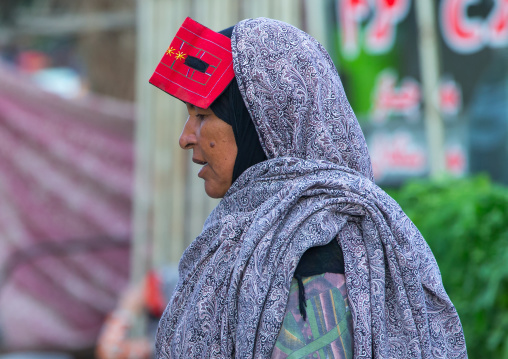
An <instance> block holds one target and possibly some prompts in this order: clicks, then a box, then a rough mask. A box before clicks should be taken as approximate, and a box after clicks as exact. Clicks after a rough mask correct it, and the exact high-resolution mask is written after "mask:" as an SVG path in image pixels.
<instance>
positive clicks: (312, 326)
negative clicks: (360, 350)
mask: <svg viewBox="0 0 508 359" xmlns="http://www.w3.org/2000/svg"><path fill="white" fill-rule="evenodd" d="M303 284H304V287H305V297H306V302H305V303H306V310H307V320H306V321H304V320H303V318H302V315H301V314H300V310H299V306H298V282H297V281H296V279H294V278H293V281H292V282H291V288H290V292H289V301H288V306H287V308H286V316H285V317H284V322H283V323H282V328H281V331H280V333H279V337H278V339H277V343H276V344H275V348H274V350H273V352H272V358H277V359H279V358H288V359H289V358H292V359H293V358H295V359H296V358H320V359H323V358H335V359H338V358H353V321H352V316H351V312H350V310H349V306H348V301H347V292H346V283H345V278H344V275H343V274H335V273H324V274H319V275H315V276H311V277H304V279H303Z"/></svg>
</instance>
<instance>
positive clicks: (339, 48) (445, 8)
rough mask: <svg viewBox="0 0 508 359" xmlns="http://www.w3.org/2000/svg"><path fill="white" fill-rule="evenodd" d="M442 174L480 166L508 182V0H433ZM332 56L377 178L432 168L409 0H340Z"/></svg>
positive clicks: (399, 177)
mask: <svg viewBox="0 0 508 359" xmlns="http://www.w3.org/2000/svg"><path fill="white" fill-rule="evenodd" d="M435 5H436V6H435V19H436V20H437V33H438V36H437V38H438V40H439V43H438V53H439V60H440V61H439V67H440V69H439V72H440V81H439V85H438V86H437V88H435V92H436V93H437V94H438V98H439V107H440V115H441V119H442V121H443V125H444V131H445V137H444V138H445V141H444V147H445V149H444V157H445V165H446V168H447V170H448V172H449V173H451V174H454V175H465V174H467V173H475V172H478V171H487V172H489V174H490V175H491V176H492V178H493V179H494V180H497V181H499V182H503V183H508V175H507V173H508V172H507V168H508V137H507V128H508V97H507V91H508V87H507V81H508V80H507V68H508V61H507V57H506V52H507V50H508V2H506V1H503V0H493V1H469V0H440V1H435ZM335 10H336V12H335V14H336V16H335V19H334V20H333V23H334V24H336V27H335V29H333V32H332V34H333V35H332V36H333V39H332V43H333V44H334V45H335V47H334V50H335V55H336V56H335V59H336V63H337V65H338V68H339V72H340V73H341V77H342V80H343V83H344V86H345V88H346V92H347V93H348V96H349V100H350V102H351V104H352V106H353V108H354V110H355V112H356V114H357V116H358V117H359V119H360V121H361V124H362V126H363V128H364V131H365V134H366V137H367V140H368V143H369V148H370V152H371V155H372V160H373V166H374V170H375V174H376V181H377V182H378V183H379V184H381V185H398V184H400V183H401V182H403V181H404V180H406V179H408V178H412V177H415V176H417V177H420V176H426V175H428V172H429V156H428V153H429V148H428V138H426V135H425V131H424V122H425V118H424V117H425V113H424V111H423V109H424V107H423V104H424V102H425V101H426V99H425V98H424V96H423V91H422V78H421V68H420V66H421V61H420V56H419V53H418V52H419V47H418V40H419V36H418V21H417V16H416V15H417V14H415V12H416V9H415V3H414V2H413V1H410V0H378V1H367V0H337V1H335Z"/></svg>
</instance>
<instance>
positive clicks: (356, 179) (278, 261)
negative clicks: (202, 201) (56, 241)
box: [156, 18, 467, 359]
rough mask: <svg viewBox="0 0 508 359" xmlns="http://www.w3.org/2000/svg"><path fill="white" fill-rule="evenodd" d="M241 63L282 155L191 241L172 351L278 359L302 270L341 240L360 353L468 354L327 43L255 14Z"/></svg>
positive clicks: (168, 329)
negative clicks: (308, 258)
mask: <svg viewBox="0 0 508 359" xmlns="http://www.w3.org/2000/svg"><path fill="white" fill-rule="evenodd" d="M232 50H233V60H234V70H235V73H236V77H237V80H238V84H239V88H240V91H241V93H242V96H243V98H244V100H245V103H246V105H247V108H248V109H249V111H250V114H251V116H252V118H253V120H254V123H255V125H256V129H257V131H258V134H259V136H260V140H261V144H262V146H263V149H264V151H265V152H266V154H267V157H268V160H267V161H264V162H261V163H259V164H257V165H255V166H253V167H251V168H249V169H248V170H246V171H245V172H244V173H243V174H242V175H241V176H240V177H239V178H238V179H237V180H236V181H235V183H234V184H233V185H232V187H231V188H230V189H229V191H228V192H227V193H226V195H225V196H224V198H223V199H222V201H221V202H220V203H219V204H218V206H217V207H216V208H215V209H214V210H213V211H212V213H211V214H210V216H209V217H208V219H207V220H206V222H205V225H204V228H203V231H202V233H201V234H200V235H199V236H198V237H197V238H196V239H195V241H194V242H193V243H192V244H191V245H190V246H189V247H188V248H187V249H186V251H185V253H184V254H183V256H182V259H181V261H180V265H179V274H180V279H179V283H178V285H177V287H176V289H175V292H174V293H173V296H172V298H171V300H170V302H169V304H168V306H167V308H166V310H165V312H164V314H163V317H162V319H161V322H160V324H159V329H158V333H157V343H156V349H157V357H158V358H232V357H236V358H269V357H270V356H271V353H272V351H273V348H274V345H275V343H276V341H277V338H278V335H279V332H280V329H281V325H282V322H283V320H284V316H285V313H286V306H287V302H288V297H289V290H290V286H291V281H292V278H293V273H294V271H295V268H296V266H297V264H298V261H299V259H300V257H301V256H302V254H303V253H304V252H305V251H306V250H307V249H308V248H310V247H314V246H320V245H325V244H327V243H329V242H330V241H332V240H338V241H339V243H340V245H341V247H342V250H343V252H344V263H345V277H346V287H347V294H348V301H349V305H350V310H351V314H352V317H353V323H354V338H353V342H354V343H353V345H354V348H353V351H354V358H404V359H405V358H464V357H467V354H466V348H465V341H464V336H463V332H462V327H461V324H460V320H459V318H458V315H457V313H456V311H455V308H454V306H453V304H452V303H451V302H450V300H449V298H448V296H447V294H446V292H445V290H444V288H443V285H442V281H441V276H440V273H439V269H438V266H437V263H436V261H435V259H434V256H433V255H432V252H431V251H430V248H429V247H428V245H427V243H426V242H425V240H424V239H423V238H422V236H421V234H420V232H419V231H418V229H417V228H416V227H415V226H414V225H413V223H412V222H411V221H410V220H409V218H408V217H407V216H406V215H405V214H404V212H403V211H402V210H401V208H400V207H399V206H398V204H397V203H396V202H395V201H394V200H393V199H392V198H391V197H389V196H388V195H387V194H386V193H385V192H384V191H383V190H381V189H380V188H379V187H377V186H376V185H375V184H374V183H373V181H372V169H371V164H370V159H369V155H368V152H367V147H366V144H365V140H364V137H363V134H362V132H361V129H360V127H359V125H358V122H357V120H356V118H355V115H354V113H353V112H352V110H351V107H350V106H349V103H348V101H347V99H346V96H345V93H344V90H343V88H342V85H341V82H340V79H339V76H338V74H337V71H336V69H335V67H334V65H333V63H332V61H331V59H330V57H329V56H328V54H327V53H326V51H325V50H324V49H323V48H322V46H321V45H320V44H319V43H317V42H316V41H315V40H314V39H313V38H312V37H310V36H309V35H307V34H305V33H304V32H302V31H300V30H298V29H296V28H294V27H293V26H290V25H288V24H285V23H282V22H279V21H275V20H270V19H263V18H260V19H254V20H244V21H242V22H240V23H238V24H237V25H236V26H235V29H234V31H233V36H232Z"/></svg>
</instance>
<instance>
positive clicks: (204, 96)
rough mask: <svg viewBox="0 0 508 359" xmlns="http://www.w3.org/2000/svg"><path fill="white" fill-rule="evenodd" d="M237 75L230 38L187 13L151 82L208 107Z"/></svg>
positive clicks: (189, 100)
mask: <svg viewBox="0 0 508 359" xmlns="http://www.w3.org/2000/svg"><path fill="white" fill-rule="evenodd" d="M234 76H235V73H234V71H233V56H232V54H231V40H230V39H229V38H228V37H227V36H224V35H222V34H219V33H217V32H215V31H212V30H210V29H209V28H207V27H205V26H203V25H201V24H200V23H198V22H196V21H194V20H192V19H191V18H190V17H188V18H186V19H185V21H184V22H183V24H182V26H181V27H180V29H179V30H178V32H177V33H176V36H175V38H174V39H173V41H172V42H171V45H169V47H168V49H167V50H166V52H165V53H164V56H163V57H162V59H161V61H160V63H159V65H158V66H157V68H156V69H155V72H154V73H153V75H152V77H151V78H150V81H149V82H150V83H151V84H152V85H154V86H157V87H158V88H160V89H161V90H163V91H165V92H167V93H169V94H170V95H172V96H174V97H176V98H178V99H180V100H182V101H184V102H188V103H190V104H193V105H194V106H197V107H201V108H208V107H209V106H210V104H211V103H212V102H213V101H214V100H215V99H216V98H217V97H218V96H219V95H220V94H221V93H222V92H223V91H224V89H225V88H226V87H227V86H228V85H229V83H230V82H231V80H232V79H233V77H234Z"/></svg>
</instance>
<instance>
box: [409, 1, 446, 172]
mask: <svg viewBox="0 0 508 359" xmlns="http://www.w3.org/2000/svg"><path fill="white" fill-rule="evenodd" d="M414 4H415V6H416V19H417V23H418V30H419V31H418V34H419V44H418V45H419V55H420V77H421V82H422V87H423V96H424V112H423V113H424V118H425V129H426V135H427V148H428V154H429V169H430V176H431V177H436V176H438V175H439V174H441V173H443V172H444V171H445V152H444V125H443V120H442V118H441V113H440V110H439V107H440V106H439V76H440V69H439V52H438V37H437V34H436V22H435V14H436V12H435V6H434V0H419V1H415V2H414Z"/></svg>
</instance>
